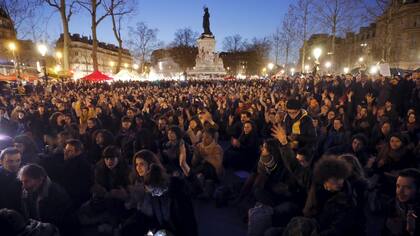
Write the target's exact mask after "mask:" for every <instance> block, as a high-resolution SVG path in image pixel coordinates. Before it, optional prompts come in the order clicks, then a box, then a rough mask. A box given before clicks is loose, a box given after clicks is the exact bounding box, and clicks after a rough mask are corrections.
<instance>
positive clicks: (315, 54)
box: [312, 48, 322, 74]
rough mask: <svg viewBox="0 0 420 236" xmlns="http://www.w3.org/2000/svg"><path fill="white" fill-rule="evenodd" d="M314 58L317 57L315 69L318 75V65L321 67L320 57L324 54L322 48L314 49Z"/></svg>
mask: <svg viewBox="0 0 420 236" xmlns="http://www.w3.org/2000/svg"><path fill="white" fill-rule="evenodd" d="M312 54H313V56H314V57H315V68H314V73H315V74H316V73H317V70H318V65H319V61H318V59H319V57H320V56H321V54H322V49H321V48H314V50H313V51H312Z"/></svg>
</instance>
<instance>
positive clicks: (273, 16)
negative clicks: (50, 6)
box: [48, 0, 294, 50]
mask: <svg viewBox="0 0 420 236" xmlns="http://www.w3.org/2000/svg"><path fill="white" fill-rule="evenodd" d="M293 1H294V0H206V1H204V0H139V4H138V7H137V9H136V14H135V16H133V17H131V18H130V19H127V22H126V26H124V27H123V29H125V31H127V30H126V29H127V28H128V26H129V25H130V26H134V25H135V24H136V22H138V21H144V22H146V23H147V24H148V26H149V27H152V28H157V29H158V30H159V32H158V38H159V40H162V41H164V42H165V43H170V42H171V41H172V40H173V38H174V33H175V31H176V30H177V29H180V28H184V27H191V29H193V30H194V31H197V32H198V33H202V26H201V25H202V16H203V6H204V5H207V6H208V7H209V10H210V14H211V18H210V22H211V30H212V32H213V34H214V35H215V36H216V40H217V48H218V50H221V49H222V41H223V38H224V37H226V36H231V35H234V34H240V35H241V36H242V37H243V38H245V39H252V38H253V37H258V38H261V37H264V36H269V35H271V34H272V33H273V32H274V31H275V29H276V27H277V26H279V25H280V24H281V21H282V18H283V15H284V14H285V12H286V11H287V8H288V6H289V4H290V3H292V2H293ZM48 28H49V29H50V30H49V38H50V40H51V41H53V40H55V39H56V38H58V36H59V34H60V32H61V25H60V19H59V16H58V14H54V15H53V16H52V17H51V20H50V21H49V24H48ZM70 31H71V32H72V33H80V34H83V35H90V34H91V33H90V18H89V16H88V15H87V13H86V12H85V11H84V10H81V12H80V13H79V14H78V15H76V16H75V17H73V18H72V19H71V21H70ZM125 35H126V34H125ZM98 37H99V40H100V41H104V42H108V43H116V41H115V39H114V35H113V32H112V24H111V21H110V19H107V20H105V21H103V22H102V23H101V24H100V26H99V28H98Z"/></svg>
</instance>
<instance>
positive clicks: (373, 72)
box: [369, 65, 379, 75]
mask: <svg viewBox="0 0 420 236" xmlns="http://www.w3.org/2000/svg"><path fill="white" fill-rule="evenodd" d="M378 71H379V68H378V66H377V65H373V66H371V67H370V69H369V73H370V74H371V75H376V74H377V73H378Z"/></svg>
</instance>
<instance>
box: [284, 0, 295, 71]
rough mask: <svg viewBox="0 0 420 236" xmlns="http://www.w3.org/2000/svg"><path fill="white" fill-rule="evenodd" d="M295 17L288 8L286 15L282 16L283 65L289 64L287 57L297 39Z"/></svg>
mask: <svg viewBox="0 0 420 236" xmlns="http://www.w3.org/2000/svg"><path fill="white" fill-rule="evenodd" d="M297 34H298V32H297V29H296V16H295V15H294V14H293V9H292V8H291V7H289V10H288V11H287V13H286V15H284V18H283V22H282V25H281V38H282V44H283V48H284V55H285V65H286V66H287V65H288V64H289V56H290V55H291V54H292V53H293V52H292V50H293V49H294V48H295V43H296V39H297Z"/></svg>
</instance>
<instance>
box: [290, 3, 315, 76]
mask: <svg viewBox="0 0 420 236" xmlns="http://www.w3.org/2000/svg"><path fill="white" fill-rule="evenodd" d="M313 3H314V0H297V1H296V3H295V4H293V5H291V9H292V10H291V11H293V15H294V16H295V19H296V29H297V31H298V36H299V39H300V41H301V42H302V55H301V62H300V63H301V71H304V68H305V60H306V40H308V35H309V34H310V31H311V30H310V29H313V28H314V24H313V22H312V15H311V14H310V12H311V11H310V7H311V6H312V4H313ZM309 26H312V27H309Z"/></svg>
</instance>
